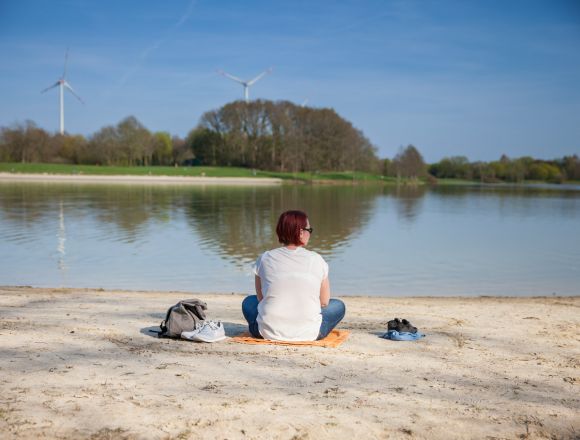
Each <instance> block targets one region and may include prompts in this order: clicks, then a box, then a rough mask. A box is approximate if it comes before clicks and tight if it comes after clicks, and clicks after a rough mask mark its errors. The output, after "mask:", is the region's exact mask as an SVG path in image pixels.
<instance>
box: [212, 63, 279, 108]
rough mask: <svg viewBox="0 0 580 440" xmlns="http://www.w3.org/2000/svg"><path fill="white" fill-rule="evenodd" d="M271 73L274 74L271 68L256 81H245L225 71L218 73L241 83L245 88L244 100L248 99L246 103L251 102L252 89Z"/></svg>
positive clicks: (257, 77)
mask: <svg viewBox="0 0 580 440" xmlns="http://www.w3.org/2000/svg"><path fill="white" fill-rule="evenodd" d="M270 72H272V68H271V67H270V68H269V69H268V70H265V71H264V72H262V73H260V74H259V75H258V76H256V77H255V78H254V79H251V80H249V81H244V80H243V79H240V78H238V77H237V76H233V75H230V74H229V73H226V72H224V71H223V70H218V73H219V74H220V75H223V76H225V77H226V78H229V79H231V80H234V81H235V82H237V83H240V84H241V85H242V86H243V87H244V98H245V99H246V103H248V102H250V87H251V86H252V85H254V84H255V83H256V82H257V81H258V80H260V79H261V78H262V77H264V76H265V75H267V74H268V73H270Z"/></svg>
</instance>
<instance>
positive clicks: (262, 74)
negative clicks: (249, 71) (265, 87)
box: [248, 67, 272, 86]
mask: <svg viewBox="0 0 580 440" xmlns="http://www.w3.org/2000/svg"><path fill="white" fill-rule="evenodd" d="M271 71H272V68H271V67H270V68H269V69H268V70H266V71H264V72H262V73H260V74H259V75H258V76H257V77H255V78H254V79H252V80H250V81H248V85H249V86H251V85H252V84H254V83H255V82H256V81H258V80H259V79H260V78H262V77H263V76H264V75H267V74H268V73H270V72H271Z"/></svg>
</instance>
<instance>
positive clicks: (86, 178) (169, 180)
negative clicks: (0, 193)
mask: <svg viewBox="0 0 580 440" xmlns="http://www.w3.org/2000/svg"><path fill="white" fill-rule="evenodd" d="M2 181H7V182H42V183H51V182H54V183H91V184H93V183H103V184H112V183H114V184H147V185H151V184H155V185H236V186H238V185H279V184H281V183H282V179H277V178H271V177H207V176H204V177H193V176H192V177H190V176H120V175H112V176H108V175H88V174H74V175H73V174H71V175H68V174H47V173H43V174H26V173H0V182H2Z"/></svg>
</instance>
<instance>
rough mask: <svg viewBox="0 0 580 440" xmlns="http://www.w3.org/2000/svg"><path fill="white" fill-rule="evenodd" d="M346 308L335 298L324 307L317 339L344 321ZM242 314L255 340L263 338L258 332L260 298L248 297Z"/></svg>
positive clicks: (243, 302) (245, 299)
mask: <svg viewBox="0 0 580 440" xmlns="http://www.w3.org/2000/svg"><path fill="white" fill-rule="evenodd" d="M345 312H346V308H345V306H344V303H343V302H342V301H341V300H339V299H335V298H331V300H330V302H329V303H328V305H327V306H326V307H322V323H321V324H320V332H319V333H318V337H317V338H316V339H322V338H326V336H327V335H328V334H329V333H330V332H331V331H332V329H333V328H334V327H336V326H337V324H338V323H339V322H340V321H342V318H344V314H345ZM242 313H243V314H244V318H246V321H248V330H250V334H251V335H252V336H253V337H254V338H260V339H261V338H262V335H261V334H260V331H259V330H258V323H257V322H256V319H258V297H257V296H256V295H250V296H246V297H245V298H244V301H242Z"/></svg>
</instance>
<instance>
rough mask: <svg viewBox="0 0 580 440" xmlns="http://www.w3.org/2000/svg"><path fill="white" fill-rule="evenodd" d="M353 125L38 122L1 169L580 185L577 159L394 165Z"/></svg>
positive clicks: (13, 134)
mask: <svg viewBox="0 0 580 440" xmlns="http://www.w3.org/2000/svg"><path fill="white" fill-rule="evenodd" d="M376 151H377V150H376V148H375V147H374V146H373V145H372V144H371V142H370V141H369V140H368V139H367V138H366V137H365V136H364V134H363V133H362V132H361V131H360V130H358V129H356V128H355V127H354V126H353V125H352V124H351V123H350V122H348V121H347V120H345V119H344V118H342V117H341V116H339V115H338V114H337V113H336V112H335V111H334V110H332V109H328V108H310V107H302V106H297V105H295V104H293V103H291V102H288V101H278V102H273V101H265V100H256V101H252V102H249V103H246V102H244V101H235V102H232V103H229V104H226V105H224V106H223V107H221V108H219V109H217V110H212V111H208V112H206V113H204V114H203V115H202V117H201V118H200V121H199V123H198V125H197V126H196V127H195V128H193V129H192V130H191V131H190V133H189V134H188V135H187V136H186V137H185V138H180V137H179V136H171V135H170V134H169V133H167V132H151V131H149V130H148V129H147V128H146V127H145V126H143V124H141V122H139V121H138V120H137V119H136V118H135V117H134V116H129V117H127V118H125V119H123V120H122V121H120V122H119V123H118V124H116V125H109V126H105V127H103V128H101V129H100V130H99V131H97V132H96V133H94V134H92V135H90V136H88V137H84V136H82V135H70V134H64V135H61V134H58V133H57V134H51V133H49V132H47V131H45V130H43V129H42V128H40V127H38V126H37V125H36V124H35V123H34V122H32V121H26V122H24V123H16V124H13V125H12V126H9V127H1V128H0V162H22V163H27V162H29V163H33V162H34V163H70V164H93V165H103V166H113V165H115V166H152V165H153V166H154V165H165V166H167V165H175V166H177V165H213V166H240V167H248V168H255V169H261V170H268V171H281V172H317V171H365V172H370V173H374V174H380V175H383V176H386V177H394V178H397V179H404V180H406V181H409V180H410V181H416V180H419V179H428V180H431V181H436V180H437V179H439V178H456V179H465V180H478V181H481V182H500V181H506V182H522V181H525V180H538V181H548V182H563V181H566V180H580V161H579V159H578V156H577V155H573V156H565V157H563V158H561V159H555V160H549V161H547V160H538V159H534V158H532V157H521V158H514V159H510V158H508V157H507V156H505V155H504V156H502V157H501V158H500V159H499V160H497V161H491V162H482V161H476V162H470V161H469V160H468V159H467V158H466V157H465V156H454V157H446V158H443V159H442V160H440V161H439V162H437V163H433V164H426V163H425V161H424V159H423V157H422V155H421V153H420V152H419V150H418V149H417V148H416V147H415V146H413V145H408V146H406V147H401V149H400V150H399V152H398V154H397V155H396V156H395V157H394V158H393V159H379V158H378V157H377V155H376Z"/></svg>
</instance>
